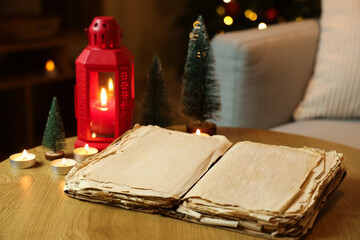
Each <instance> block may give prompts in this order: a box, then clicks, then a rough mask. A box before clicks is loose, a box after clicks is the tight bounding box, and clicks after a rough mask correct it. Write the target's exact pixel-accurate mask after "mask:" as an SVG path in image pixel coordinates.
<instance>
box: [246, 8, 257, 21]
mask: <svg viewBox="0 0 360 240" xmlns="http://www.w3.org/2000/svg"><path fill="white" fill-rule="evenodd" d="M245 17H247V18H248V19H250V20H251V21H256V19H257V18H258V17H257V14H256V12H253V11H251V10H250V9H248V10H246V11H245Z"/></svg>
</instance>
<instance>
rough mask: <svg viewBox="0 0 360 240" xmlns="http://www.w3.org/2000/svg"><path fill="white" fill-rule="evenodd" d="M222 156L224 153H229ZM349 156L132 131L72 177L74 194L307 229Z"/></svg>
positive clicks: (191, 216) (259, 232) (235, 226)
mask: <svg viewBox="0 0 360 240" xmlns="http://www.w3.org/2000/svg"><path fill="white" fill-rule="evenodd" d="M221 156H222V157H221ZM342 159H343V155H342V154H340V153H337V152H336V151H329V152H325V151H324V150H320V149H312V148H308V147H303V148H291V147H284V146H275V145H266V144H261V143H254V142H239V143H236V144H235V145H233V146H232V143H231V142H230V141H228V140H227V139H226V138H225V137H224V136H212V137H206V136H197V135H192V134H187V133H181V132H177V131H171V130H167V129H163V128H159V127H155V126H146V127H145V126H139V125H136V126H135V127H134V129H132V130H130V131H128V132H126V133H125V134H124V135H123V136H122V137H120V138H119V139H117V140H116V141H115V142H114V143H112V144H111V145H110V146H109V147H108V148H107V149H105V150H104V151H102V152H101V153H99V154H97V155H95V156H93V157H91V158H89V159H87V160H86V161H84V162H82V163H80V164H78V165H76V166H75V167H74V168H73V169H72V170H71V171H70V173H69V174H68V175H67V176H66V178H65V187H64V190H65V193H66V194H68V195H69V196H71V197H75V198H78V199H82V200H88V201H92V202H101V203H105V204H110V205H115V206H119V207H123V208H126V209H133V210H139V211H145V212H152V213H155V212H156V213H161V214H164V215H167V216H171V217H176V218H178V219H183V220H185V221H190V222H195V223H200V224H207V225H211V226H216V227H222V228H228V229H232V230H235V231H240V232H244V233H247V234H252V235H256V236H260V237H267V238H277V237H292V238H299V237H301V236H303V235H304V234H305V233H306V232H307V231H308V230H309V228H311V227H312V226H313V223H314V220H315V218H316V216H317V214H318V212H319V209H320V208H321V207H322V206H323V204H324V202H325V200H326V198H327V196H328V195H329V194H330V193H331V192H332V191H333V190H334V189H335V188H336V187H337V186H338V185H339V183H340V182H341V180H342V179H343V177H344V176H345V173H346V171H345V168H344V167H343V166H342V163H341V161H342Z"/></svg>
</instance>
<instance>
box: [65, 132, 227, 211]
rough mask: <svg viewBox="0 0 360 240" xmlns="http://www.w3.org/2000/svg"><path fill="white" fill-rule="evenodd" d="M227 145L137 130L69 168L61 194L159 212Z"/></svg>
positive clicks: (218, 138)
mask: <svg viewBox="0 0 360 240" xmlns="http://www.w3.org/2000/svg"><path fill="white" fill-rule="evenodd" d="M230 146H231V142H230V141H228V140H227V139H226V138H225V137H224V136H215V137H205V136H195V135H190V134H187V133H183V132H178V131H169V130H166V129H163V128H160V127H154V126H148V127H144V126H139V125H136V126H135V127H134V128H133V129H132V130H130V131H128V132H126V133H125V134H123V135H122V136H121V137H120V138H119V139H117V140H115V141H114V142H113V143H112V144H111V145H110V146H109V147H108V148H106V149H105V150H104V151H102V152H101V153H99V154H97V155H95V156H93V157H91V158H89V159H87V160H86V161H84V162H82V163H81V164H79V165H76V166H75V167H73V168H72V170H71V171H70V172H69V174H68V175H67V176H66V178H65V184H66V185H65V192H66V193H67V194H68V195H70V196H73V197H76V198H79V199H82V200H89V201H93V202H102V203H107V204H111V205H115V206H119V207H123V208H127V209H134V210H140V211H145V212H162V211H163V210H164V209H170V208H172V207H173V206H174V205H176V204H178V201H179V199H180V198H181V196H183V195H184V194H185V193H186V192H187V191H188V190H189V189H190V188H191V187H192V186H193V185H194V183H196V182H197V181H198V180H199V179H200V177H201V176H202V175H203V174H204V173H205V172H206V171H207V170H208V169H209V167H210V166H211V165H212V164H213V163H214V162H215V161H216V160H217V159H218V158H219V157H220V156H221V155H223V154H224V153H225V152H226V150H227V149H228V148H229V147H230Z"/></svg>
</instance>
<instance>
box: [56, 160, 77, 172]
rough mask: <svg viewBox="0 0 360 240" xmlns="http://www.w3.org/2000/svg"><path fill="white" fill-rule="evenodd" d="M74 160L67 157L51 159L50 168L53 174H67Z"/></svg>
mask: <svg viewBox="0 0 360 240" xmlns="http://www.w3.org/2000/svg"><path fill="white" fill-rule="evenodd" d="M75 164H76V161H75V160H73V159H69V158H62V159H56V160H54V161H51V163H50V165H51V170H52V172H53V173H54V174H68V172H69V171H70V170H71V168H72V167H73V166H74V165H75Z"/></svg>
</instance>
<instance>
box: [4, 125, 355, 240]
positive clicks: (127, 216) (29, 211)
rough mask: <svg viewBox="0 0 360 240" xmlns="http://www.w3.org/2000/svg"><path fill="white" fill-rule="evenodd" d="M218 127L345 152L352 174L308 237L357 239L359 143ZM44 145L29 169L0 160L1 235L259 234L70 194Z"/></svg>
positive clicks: (233, 134) (246, 137)
mask: <svg viewBox="0 0 360 240" xmlns="http://www.w3.org/2000/svg"><path fill="white" fill-rule="evenodd" d="M180 129H181V130H183V131H185V130H186V127H185V126H181V127H180ZM217 131H218V134H219V135H224V136H226V137H227V138H228V139H229V140H230V141H232V142H234V143H235V142H238V141H256V142H262V143H267V144H278V145H288V146H293V147H303V146H316V147H318V148H324V149H327V150H332V149H335V150H336V151H339V152H342V153H344V154H345V161H344V166H345V167H346V168H347V169H348V174H347V176H346V178H345V179H344V181H343V182H342V183H341V184H340V186H339V188H338V189H336V190H335V191H334V192H333V193H332V195H330V197H329V198H328V200H327V202H326V204H325V205H324V208H323V209H321V210H320V211H321V212H320V216H319V217H318V218H317V219H316V221H315V226H314V228H313V229H312V230H311V232H310V233H309V234H308V235H307V236H306V239H312V240H316V239H326V240H338V239H359V232H360V210H359V207H358V205H359V202H360V191H358V190H359V189H360V150H359V149H355V148H351V147H348V146H345V145H341V144H337V143H332V142H327V141H324V140H319V139H315V138H309V137H303V136H298V135H292V134H284V133H279V132H273V131H267V130H260V129H246V128H224V127H218V128H217ZM75 140H76V138H75V137H72V138H67V139H66V146H67V148H66V149H65V153H66V155H69V154H71V153H72V152H73V150H74V149H73V146H74V142H75ZM90 146H91V145H90ZM162 147H163V146H162ZM194 147H196V146H194ZM45 151H46V149H44V148H43V147H42V146H38V147H36V148H33V149H31V150H29V152H31V153H34V154H36V155H37V159H36V161H37V162H38V163H39V164H38V165H37V166H36V167H34V168H30V169H21V170H17V169H13V168H12V167H11V166H10V165H9V159H6V160H4V161H2V162H0V179H1V181H0V187H1V191H2V194H0V202H1V207H2V211H0V219H1V221H0V238H1V239H29V238H31V239H69V238H74V239H92V238H96V239H130V240H138V239H144V238H146V239H148V240H155V239H156V240H158V239H171V240H180V239H181V240H190V239H222V240H229V239H232V240H260V239H261V238H257V237H252V236H249V235H246V234H241V233H237V232H234V231H229V230H225V229H221V228H213V227H209V226H201V225H199V224H193V223H187V222H184V221H181V220H177V219H172V218H169V217H163V216H160V215H158V214H147V213H141V212H137V211H130V210H124V209H121V208H116V207H110V206H107V205H103V204H97V203H90V202H85V201H80V200H77V199H72V198H69V197H68V196H66V195H65V193H64V191H63V186H64V178H65V175H55V174H52V173H51V170H50V163H51V162H50V161H48V160H45V157H44V153H45ZM28 154H29V153H28ZM179 164H180V163H179ZM239 174H241V173H239Z"/></svg>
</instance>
